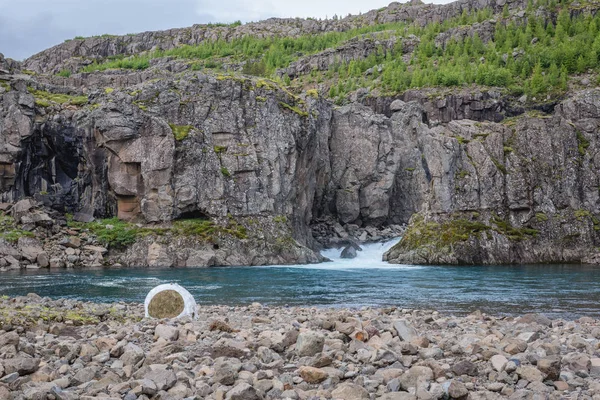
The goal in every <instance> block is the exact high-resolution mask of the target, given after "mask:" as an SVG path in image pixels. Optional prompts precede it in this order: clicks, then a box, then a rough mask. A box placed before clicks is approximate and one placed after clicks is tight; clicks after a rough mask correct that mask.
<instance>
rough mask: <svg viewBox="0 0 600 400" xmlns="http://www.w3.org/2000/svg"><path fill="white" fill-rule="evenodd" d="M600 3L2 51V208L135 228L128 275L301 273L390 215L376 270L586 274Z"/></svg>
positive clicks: (497, 7)
mask: <svg viewBox="0 0 600 400" xmlns="http://www.w3.org/2000/svg"><path fill="white" fill-rule="evenodd" d="M599 8H600V3H595V2H572V1H563V2H557V1H546V0H544V1H537V2H531V1H530V2H522V1H515V2H507V1H502V0H500V1H486V0H482V1H478V2H475V1H470V0H464V1H458V2H454V3H450V4H446V5H426V4H422V3H420V2H418V1H413V2H411V3H407V4H399V3H392V4H390V5H389V6H388V7H385V8H382V9H380V10H373V11H370V12H369V13H366V14H363V15H358V16H348V17H346V18H341V19H340V18H335V19H332V20H324V21H319V20H310V19H308V20H302V19H270V20H267V21H262V22H259V23H252V24H246V25H242V24H238V23H236V24H232V25H219V24H217V25H195V26H193V27H191V28H183V29H173V30H169V31H163V32H146V33H141V34H135V35H127V36H110V35H103V36H101V37H93V38H75V39H72V40H69V41H66V42H65V43H63V44H60V45H58V46H55V47H53V48H51V49H48V50H46V51H43V52H41V53H39V54H37V55H34V56H32V57H31V58H29V59H28V60H25V61H24V62H23V63H22V64H19V63H16V62H13V61H10V60H4V59H3V58H0V70H1V71H2V72H0V84H1V87H0V96H1V97H2V103H0V104H1V106H0V132H1V136H0V167H1V168H0V172H1V173H0V177H2V180H1V181H0V183H1V185H0V199H1V200H2V201H4V202H7V203H14V202H16V201H18V200H20V199H23V198H25V197H33V198H35V199H36V200H37V201H39V202H40V203H42V204H44V205H45V206H46V207H50V208H54V209H56V210H58V211H60V212H62V213H69V214H73V215H74V216H75V217H74V218H75V222H77V220H79V222H77V223H78V224H81V225H78V226H77V227H76V228H77V229H81V230H82V231H83V232H91V233H92V234H93V227H92V226H88V225H85V224H90V221H92V220H93V219H94V218H97V219H102V218H111V217H115V216H118V217H119V218H121V219H122V220H125V221H130V222H128V223H134V222H135V223H138V224H139V225H140V226H143V228H140V227H138V228H135V227H134V226H129V227H128V228H127V229H128V230H130V231H135V232H136V233H135V235H134V236H135V237H134V238H132V239H131V241H129V242H128V243H127V244H126V245H125V246H122V248H121V249H117V248H115V249H111V254H112V255H114V257H115V259H117V260H119V261H120V262H123V263H125V264H128V265H157V266H158V265H163V266H175V265H190V266H191V265H195V266H199V265H240V264H251V265H256V264H270V263H295V262H315V261H318V260H319V257H318V255H316V254H315V253H314V252H313V251H314V250H317V249H318V248H319V246H321V245H331V244H338V245H344V244H348V243H349V242H351V241H353V240H358V241H365V240H377V239H381V238H382V237H389V236H393V235H394V234H398V233H399V232H400V231H401V225H403V224H409V225H408V230H407V232H406V235H405V237H404V239H403V241H402V242H401V243H400V244H399V245H398V246H397V247H396V248H394V249H393V250H392V251H390V253H388V254H387V255H386V257H387V259H389V260H390V261H392V262H408V263H440V264H445V263H450V264H481V263H483V264H486V263H536V262H581V261H587V262H596V261H597V260H598V259H599V257H600V255H599V254H598V253H597V250H596V249H597V247H598V244H599V242H600V237H599V236H598V231H599V230H600V227H599V226H600V225H599V222H598V221H600V203H599V200H600V199H599V197H600V190H599V187H600V182H599V179H598V174H597V171H598V169H597V164H598V162H599V160H598V159H597V155H596V154H597V151H596V149H597V148H598V145H599V143H598V138H597V132H598V124H599V123H600V110H599V106H600V90H598V89H597V87H596V86H597V81H598V67H597V65H598V61H599V56H600V36H599V34H598V32H599V30H600V15H598V14H597V13H596V11H597V10H598V9H599ZM6 208H7V209H8V208H9V206H6ZM13 214H14V212H13ZM174 221H175V223H177V221H188V222H186V223H192V224H193V225H192V226H193V229H191V228H190V229H175V228H173V223H174ZM189 221H192V222H189ZM18 222H19V221H14V223H15V224H16V223H18ZM206 224H208V225H206ZM100 225H102V222H100ZM132 225H133V224H132ZM217 226H218V227H220V228H216V227H217ZM239 227H243V229H244V233H243V234H240V233H239V232H240V230H239V229H238V228H239ZM21 228H22V227H19V229H21ZM25 228H26V229H25V231H27V232H33V233H34V235H37V237H38V239H40V236H41V238H42V241H44V243H46V242H52V241H53V240H54V241H58V240H59V238H58V237H57V235H58V236H60V235H61V234H64V233H54V234H53V233H52V232H51V231H52V229H51V228H48V227H44V226H43V224H42V225H41V226H40V224H38V225H36V224H34V225H33V226H31V225H30V226H26V227H25ZM44 229H46V230H49V232H44ZM140 229H143V230H144V231H143V232H138V231H139V230H140ZM55 230H57V231H60V229H55ZM165 230H166V232H165ZM53 235H54V236H53ZM19 241H20V239H19V238H14V237H13V243H14V244H11V243H8V244H7V245H8V246H9V247H11V246H13V247H16V248H19V246H20V247H23V246H24V245H19ZM9 242H10V241H9ZM53 243H54V242H53ZM58 249H59V250H57V255H56V257H58V258H60V257H61V255H60V248H58ZM151 255H152V257H151ZM26 263H27V261H22V262H21V263H20V264H19V265H22V266H23V265H25V264H26ZM11 265H14V263H13V264H11ZM0 267H1V265H0Z"/></svg>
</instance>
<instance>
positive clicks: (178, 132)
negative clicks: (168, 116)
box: [169, 124, 194, 141]
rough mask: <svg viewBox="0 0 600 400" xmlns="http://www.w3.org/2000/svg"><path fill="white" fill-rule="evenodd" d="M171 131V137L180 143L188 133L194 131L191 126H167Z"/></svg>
mask: <svg viewBox="0 0 600 400" xmlns="http://www.w3.org/2000/svg"><path fill="white" fill-rule="evenodd" d="M169 126H170V127H171V130H172V131H173V136H175V140H177V141H181V140H184V139H185V138H187V137H188V135H189V134H190V131H191V130H192V129H194V127H193V126H190V125H175V124H169Z"/></svg>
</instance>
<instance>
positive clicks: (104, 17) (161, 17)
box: [0, 0, 449, 60]
mask: <svg viewBox="0 0 600 400" xmlns="http://www.w3.org/2000/svg"><path fill="white" fill-rule="evenodd" d="M425 1H426V2H435V3H447V2H448V1H449V0H434V1H431V0H429V1H428V0H425ZM389 2H390V0H293V1H292V0H219V1H216V0H0V53H3V54H4V55H5V56H6V57H10V58H14V59H17V60H23V59H25V58H27V57H29V56H31V55H33V54H35V53H37V52H39V51H42V50H44V49H47V48H48V47H51V46H54V45H56V44H59V43H62V42H63V41H64V40H65V39H72V38H74V37H75V36H93V35H102V34H104V33H110V34H115V35H123V34H127V33H137V32H143V31H154V30H162V29H169V28H182V27H186V26H191V25H193V24H201V23H207V22H233V21H236V20H241V21H242V22H248V21H258V20H262V19H265V18H269V17H316V18H319V17H320V18H325V17H326V16H328V17H331V16H333V15H334V14H337V15H340V16H345V15H347V14H348V13H351V14H358V13H359V12H366V11H369V10H371V9H375V8H380V7H383V6H386V5H387V4H389Z"/></svg>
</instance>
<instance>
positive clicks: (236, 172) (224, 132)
mask: <svg viewBox="0 0 600 400" xmlns="http://www.w3.org/2000/svg"><path fill="white" fill-rule="evenodd" d="M265 85H266V86H265ZM270 85H271V84H268V83H265V82H252V81H251V80H246V79H240V80H234V79H216V78H215V77H210V76H206V75H202V74H194V75H188V76H186V77H185V79H181V80H161V81H158V82H150V83H148V84H146V85H142V86H140V87H139V88H136V89H130V91H120V90H113V89H107V90H96V91H94V92H91V93H90V94H89V96H88V101H89V102H88V103H87V104H86V105H81V104H80V105H72V104H71V105H69V104H68V103H66V102H65V103H64V104H62V105H59V104H54V105H51V106H46V105H43V103H42V102H41V100H40V99H39V98H38V97H39V93H40V92H43V93H50V92H51V91H52V92H53V93H54V92H57V91H59V88H55V87H47V86H43V85H41V84H37V83H35V82H33V81H27V82H26V81H14V82H12V87H11V88H10V91H8V92H6V93H4V94H3V95H2V103H1V104H2V107H0V131H1V132H2V135H1V136H0V138H1V140H2V141H1V142H0V168H1V169H0V184H1V186H0V198H1V201H3V202H15V201H17V200H19V199H21V198H24V197H34V198H36V199H37V200H39V201H41V202H43V203H44V204H45V205H46V206H49V207H53V208H58V209H60V210H61V211H63V212H68V213H73V214H74V215H75V219H79V220H82V221H88V220H91V219H93V218H94V217H96V218H100V217H110V216H115V215H116V216H118V217H119V218H121V219H125V220H133V221H141V222H145V223H167V222H170V221H172V220H175V219H180V218H198V217H202V218H216V219H219V218H221V219H227V218H233V219H236V218H244V217H256V218H259V217H265V216H267V217H270V218H271V219H272V218H276V217H278V216H281V218H283V219H285V221H286V223H285V224H284V225H285V229H280V231H281V232H278V235H279V236H278V238H279V239H280V240H282V241H285V243H283V244H286V243H287V244H289V246H288V247H290V248H291V249H292V250H294V249H298V251H299V253H298V254H296V253H294V251H291V253H292V255H291V256H290V260H287V261H288V262H289V261H296V260H297V259H300V260H303V261H304V262H307V261H317V260H318V259H319V257H318V256H316V255H315V254H313V253H312V252H311V251H309V250H308V249H306V248H305V247H303V246H313V243H312V236H311V235H310V233H309V228H308V225H309V222H310V220H311V218H312V215H311V209H312V204H313V197H314V195H315V192H316V188H317V182H319V181H322V178H319V177H318V175H319V174H320V172H319V170H320V169H322V168H320V167H321V165H322V164H323V163H324V162H325V161H324V160H327V159H328V155H327V152H328V148H327V126H328V122H327V121H328V118H329V115H330V106H329V105H327V104H325V103H324V102H323V101H321V100H316V99H312V98H310V99H308V100H307V103H306V104H304V105H300V104H298V107H304V108H306V110H307V111H303V110H301V109H300V108H297V107H296V106H295V105H294V104H295V103H294V102H295V101H296V99H294V98H293V97H291V96H290V95H288V94H286V93H285V92H283V91H281V90H279V89H277V88H276V87H275V86H270ZM28 89H29V90H28ZM30 92H33V93H36V96H38V97H35V98H34V96H33V95H32V94H31V93H30ZM75 94H76V93H75ZM71 103H73V102H71ZM262 219H264V218H262ZM267 225H268V224H267ZM263 228H265V226H263ZM286 232H287V233H286ZM252 233H253V235H255V236H256V235H259V233H258V232H252ZM284 234H285V235H284ZM292 237H293V238H295V239H296V240H298V242H295V241H294V239H292ZM290 241H291V242H290ZM288 250H289V249H288ZM145 253H147V249H145V250H140V254H142V255H144V254H145ZM274 253H277V252H274ZM280 253H281V251H280ZM129 258H130V259H132V260H138V259H139V257H136V256H135V255H134V256H130V257H129ZM259 258H260V257H259ZM273 260H274V261H269V260H268V259H267V260H266V261H264V260H263V261H260V263H272V262H275V261H277V262H282V261H286V260H282V259H281V257H275V258H274V259H273ZM257 262H258V261H257ZM132 263H135V261H132ZM143 264H145V263H143Z"/></svg>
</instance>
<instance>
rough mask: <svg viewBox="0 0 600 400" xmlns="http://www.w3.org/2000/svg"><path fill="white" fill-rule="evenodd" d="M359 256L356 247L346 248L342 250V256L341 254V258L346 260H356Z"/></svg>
mask: <svg viewBox="0 0 600 400" xmlns="http://www.w3.org/2000/svg"><path fill="white" fill-rule="evenodd" d="M356 256H357V254H356V249H355V248H354V246H346V247H345V248H344V250H342V254H341V256H340V257H341V258H345V259H352V258H356Z"/></svg>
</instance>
